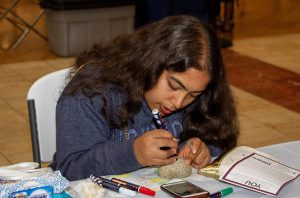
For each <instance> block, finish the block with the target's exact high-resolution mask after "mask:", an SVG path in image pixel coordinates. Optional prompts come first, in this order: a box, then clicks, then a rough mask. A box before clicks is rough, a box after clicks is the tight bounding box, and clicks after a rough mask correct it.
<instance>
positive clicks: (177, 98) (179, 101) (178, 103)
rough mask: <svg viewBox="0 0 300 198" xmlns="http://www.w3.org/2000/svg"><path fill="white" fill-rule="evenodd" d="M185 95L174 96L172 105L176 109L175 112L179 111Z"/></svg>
mask: <svg viewBox="0 0 300 198" xmlns="http://www.w3.org/2000/svg"><path fill="white" fill-rule="evenodd" d="M185 97H186V96H185V94H183V93H182V94H176V95H175V96H174V100H173V105H174V107H175V108H176V110H178V109H181V108H182V106H183V103H184V100H185Z"/></svg>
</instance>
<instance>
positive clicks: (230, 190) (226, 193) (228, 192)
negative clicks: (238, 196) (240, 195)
mask: <svg viewBox="0 0 300 198" xmlns="http://www.w3.org/2000/svg"><path fill="white" fill-rule="evenodd" d="M220 192H221V193H222V196H226V195H229V194H230V193H232V192H233V188H232V187H229V188H226V189H223V190H220Z"/></svg>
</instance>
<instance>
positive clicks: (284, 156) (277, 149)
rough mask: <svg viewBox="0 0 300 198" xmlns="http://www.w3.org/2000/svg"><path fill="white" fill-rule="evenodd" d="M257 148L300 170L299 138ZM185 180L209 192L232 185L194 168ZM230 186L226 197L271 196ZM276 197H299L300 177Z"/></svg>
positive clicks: (143, 197) (139, 196)
mask: <svg viewBox="0 0 300 198" xmlns="http://www.w3.org/2000/svg"><path fill="white" fill-rule="evenodd" d="M258 150H260V151H263V152H265V153H268V154H270V155H271V156H273V157H275V158H276V159H277V160H278V161H281V162H284V164H285V165H287V166H290V167H293V168H296V169H298V170H300V140H299V141H294V142H287V143H282V144H275V145H271V146H266V147H261V148H258ZM199 178H200V179H199ZM186 180H187V181H190V182H192V183H194V184H196V185H198V186H200V187H201V188H204V189H206V190H208V191H209V192H210V193H213V192H216V191H218V190H221V189H224V188H227V187H229V186H232V185H229V184H226V183H223V182H220V181H217V180H214V179H211V178H207V177H204V176H201V175H198V174H197V173H196V170H193V174H192V176H190V177H188V178H186ZM232 187H233V193H232V194H230V195H227V196H226V198H270V197H271V196H268V195H264V194H261V193H256V192H254V191H250V190H247V189H244V188H240V187H236V186H232ZM105 197H109V198H112V197H122V196H121V195H120V194H114V193H111V192H109V191H106V193H105ZM155 197H158V198H170V196H169V195H168V194H167V193H165V192H163V191H161V190H158V191H157V192H156V196H155ZM278 197H279V198H300V177H298V178H296V179H295V180H293V181H291V182H290V183H288V184H287V186H285V187H284V188H283V189H282V190H281V191H280V192H279V195H278ZM136 198H150V196H146V195H143V194H140V193H138V194H137V196H136Z"/></svg>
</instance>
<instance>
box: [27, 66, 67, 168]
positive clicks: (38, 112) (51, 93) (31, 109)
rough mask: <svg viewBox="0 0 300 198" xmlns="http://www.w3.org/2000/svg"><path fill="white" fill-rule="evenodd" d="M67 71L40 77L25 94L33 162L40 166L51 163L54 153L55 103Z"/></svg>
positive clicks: (64, 82) (62, 87) (63, 84)
mask: <svg viewBox="0 0 300 198" xmlns="http://www.w3.org/2000/svg"><path fill="white" fill-rule="evenodd" d="M69 71H70V69H69V68H67V69H62V70H59V71H56V72H52V73H49V74H47V75H45V76H42V77H41V78H39V79H38V80H37V81H35V82H34V83H33V84H32V86H31V87H30V89H29V91H28V93H27V104H28V113H29V122H30V131H31V141H32V152H33V160H34V161H35V162H38V163H39V164H40V165H41V162H51V161H52V158H53V154H54V153H55V151H56V119H55V110H56V103H57V100H58V98H59V96H60V94H61V92H62V90H63V89H64V87H65V85H66V83H67V82H66V77H67V75H68V73H69Z"/></svg>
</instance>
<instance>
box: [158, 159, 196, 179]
mask: <svg viewBox="0 0 300 198" xmlns="http://www.w3.org/2000/svg"><path fill="white" fill-rule="evenodd" d="M191 173H192V167H191V166H190V165H186V163H185V162H184V159H182V158H178V159H177V161H176V162H174V163H173V164H169V165H166V166H161V167H159V168H158V174H159V176H161V177H162V178H165V179H174V178H184V177H188V176H190V175H191Z"/></svg>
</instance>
